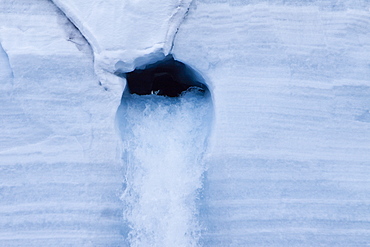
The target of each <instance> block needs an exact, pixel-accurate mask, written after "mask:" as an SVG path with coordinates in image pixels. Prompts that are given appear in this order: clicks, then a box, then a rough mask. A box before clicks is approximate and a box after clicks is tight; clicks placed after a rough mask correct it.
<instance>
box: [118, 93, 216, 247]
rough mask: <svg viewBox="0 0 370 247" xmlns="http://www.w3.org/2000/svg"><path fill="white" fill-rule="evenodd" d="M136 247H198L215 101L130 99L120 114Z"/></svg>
mask: <svg viewBox="0 0 370 247" xmlns="http://www.w3.org/2000/svg"><path fill="white" fill-rule="evenodd" d="M117 116H118V123H119V129H120V132H121V135H122V140H123V162H124V165H125V167H126V181H125V182H126V189H125V192H124V195H123V197H122V199H123V200H124V202H125V212H124V217H125V218H126V220H127V222H128V226H129V228H130V232H129V234H128V240H129V242H130V245H131V246H161V247H165V246H171V247H173V246H177V247H180V246H197V245H198V240H199V237H200V230H201V226H200V224H199V222H198V219H197V214H198V211H197V205H196V201H197V197H198V196H199V191H200V190H201V188H202V175H203V173H204V171H205V166H204V164H203V161H202V158H203V155H204V153H205V151H206V147H207V138H208V136H209V133H210V126H211V121H212V103H211V99H210V97H203V96H201V95H198V94H197V93H194V92H188V93H186V94H185V95H183V96H182V97H179V98H168V97H163V96H157V95H147V96H138V95H127V96H126V97H124V98H123V100H122V104H121V106H120V109H119V111H118V114H117Z"/></svg>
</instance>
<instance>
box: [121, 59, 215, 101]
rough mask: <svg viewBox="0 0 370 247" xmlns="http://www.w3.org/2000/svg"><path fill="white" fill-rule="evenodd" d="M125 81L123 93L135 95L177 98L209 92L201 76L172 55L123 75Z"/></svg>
mask: <svg viewBox="0 0 370 247" xmlns="http://www.w3.org/2000/svg"><path fill="white" fill-rule="evenodd" d="M123 77H125V78H126V80H127V86H126V89H125V91H126V90H127V92H129V93H130V94H137V95H150V94H155V95H160V96H167V97H179V96H181V95H182V94H183V93H185V92H189V91H196V92H197V93H198V94H202V95H205V94H206V93H207V92H209V90H208V87H207V86H206V84H205V82H204V79H203V78H202V76H201V75H200V74H199V73H198V72H196V71H195V70H194V69H192V68H191V67H190V66H188V65H186V64H184V63H182V62H180V61H177V60H175V59H174V57H173V56H172V55H168V56H166V57H165V58H164V59H163V60H161V61H158V62H156V63H153V64H148V65H145V66H144V67H143V66H141V67H140V68H136V69H135V70H134V71H132V72H128V73H125V74H123Z"/></svg>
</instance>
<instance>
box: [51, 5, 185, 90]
mask: <svg viewBox="0 0 370 247" xmlns="http://www.w3.org/2000/svg"><path fill="white" fill-rule="evenodd" d="M52 1H53V2H54V4H55V5H56V6H57V7H58V8H59V9H60V10H61V11H62V12H64V14H65V15H66V16H67V17H68V18H69V19H70V20H71V22H72V23H74V25H75V26H76V27H77V28H78V29H79V31H80V32H81V34H82V35H83V36H84V37H85V38H86V40H87V41H88V42H89V44H90V46H91V48H92V50H93V52H94V68H95V72H96V74H97V76H98V77H99V79H100V81H101V83H102V84H103V85H104V86H105V87H106V88H107V90H109V89H113V88H115V87H117V86H118V87H120V88H121V87H122V84H123V83H122V81H121V80H122V79H120V78H118V77H117V76H115V73H117V72H120V73H124V72H129V71H132V70H134V69H135V68H136V67H139V66H141V65H143V64H147V63H154V62H156V61H158V60H160V59H162V58H163V57H164V56H166V55H168V54H169V53H170V52H171V49H172V47H173V41H174V38H175V35H176V33H177V30H178V28H179V26H180V25H181V23H182V21H183V20H184V18H185V17H186V13H187V12H188V10H189V7H190V4H191V2H192V0H170V1H156V0H147V1H145V2H144V1H132V0H126V1H119V0H107V1H93V2H91V1H88V0H81V1H74V0H52Z"/></svg>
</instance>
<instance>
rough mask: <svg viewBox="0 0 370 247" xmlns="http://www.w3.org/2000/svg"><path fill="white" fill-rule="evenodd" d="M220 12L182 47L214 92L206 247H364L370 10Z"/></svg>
mask: <svg viewBox="0 0 370 247" xmlns="http://www.w3.org/2000/svg"><path fill="white" fill-rule="evenodd" d="M211 2H212V1H197V3H196V8H195V7H194V8H192V9H191V10H190V11H189V14H188V16H187V18H186V21H185V22H184V23H183V24H182V26H181V28H180V30H179V32H178V34H177V36H176V40H175V46H174V49H173V52H174V54H175V55H176V58H177V59H179V60H181V61H183V62H186V63H187V64H191V65H193V66H195V67H197V68H199V69H201V70H202V74H203V75H205V76H207V77H208V79H209V80H210V81H212V83H213V85H214V90H213V98H214V109H215V122H214V129H213V136H214V138H213V139H212V140H213V142H211V143H212V144H213V145H214V148H213V149H212V151H211V152H210V153H209V159H208V160H207V162H208V164H209V170H208V176H207V182H206V183H205V187H206V188H205V191H204V198H205V199H204V203H203V205H205V206H204V207H203V208H202V211H201V214H200V219H203V220H204V221H205V222H207V223H208V224H207V225H208V230H206V231H205V232H204V233H203V234H202V236H203V239H202V241H203V244H204V246H212V247H215V246H222V247H223V246H256V247H257V246H258V247H260V246H274V247H277V246H284V247H285V246H366V245H367V244H368V243H369V242H370V232H369V229H370V228H369V225H370V215H369V208H370V200H369V196H368V195H369V194H370V180H369V176H368V174H369V172H370V165H369V164H370V125H369V120H368V119H369V117H368V116H369V108H370V101H369V99H370V81H369V78H370V66H369V64H370V62H369V57H370V35H369V34H370V12H369V7H370V6H369V2H368V1H340V2H339V1H337V2H336V4H331V3H333V1H331V2H330V1H263V3H260V2H262V1H227V2H228V3H230V2H231V3H233V4H228V3H211ZM218 2H221V1H218ZM224 2H226V1H224ZM279 2H280V3H279ZM283 2H284V3H283ZM288 2H290V3H291V4H287V3H288ZM308 5H311V6H308ZM333 10H335V11H333Z"/></svg>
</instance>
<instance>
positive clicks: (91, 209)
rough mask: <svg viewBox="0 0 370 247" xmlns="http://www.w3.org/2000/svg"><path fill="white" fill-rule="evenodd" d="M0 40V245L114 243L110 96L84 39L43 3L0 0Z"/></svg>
mask: <svg viewBox="0 0 370 247" xmlns="http://www.w3.org/2000/svg"><path fill="white" fill-rule="evenodd" d="M0 42H1V46H2V47H3V50H1V48H0V90H1V91H0V94H1V96H0V246H6V247H12V246H30V247H40V246H60V247H62V246H122V245H123V244H122V243H123V240H124V238H123V236H122V234H121V228H122V225H123V219H122V208H123V207H122V202H121V201H120V199H119V196H120V194H121V184H122V179H123V175H122V171H121V165H120V161H119V158H118V156H117V157H116V147H117V144H118V141H119V138H118V137H117V135H116V132H115V129H114V118H115V113H116V109H117V107H118V105H119V101H120V98H118V97H117V98H115V97H113V96H112V93H111V92H109V91H105V90H104V89H103V87H101V86H99V82H98V79H97V78H96V76H95V74H94V67H93V58H92V56H91V50H90V52H86V50H88V48H89V46H88V44H87V43H86V41H85V40H84V39H83V38H82V37H81V36H80V35H79V32H78V30H76V29H75V28H74V27H73V25H72V24H71V23H69V22H68V20H67V19H66V18H65V16H64V15H63V14H61V12H60V11H58V9H57V8H56V7H55V6H54V5H53V4H52V3H51V2H50V1H48V0H38V1H28V0H17V1H0ZM119 94H121V92H119ZM107 106H111V107H107Z"/></svg>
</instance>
